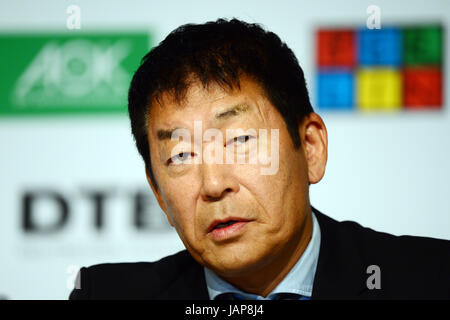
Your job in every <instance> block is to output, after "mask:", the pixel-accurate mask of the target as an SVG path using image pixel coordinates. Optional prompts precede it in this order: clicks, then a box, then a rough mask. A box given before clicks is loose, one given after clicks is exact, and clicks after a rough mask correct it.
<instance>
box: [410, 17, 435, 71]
mask: <svg viewBox="0 0 450 320" xmlns="http://www.w3.org/2000/svg"><path fill="white" fill-rule="evenodd" d="M403 32H404V34H403V37H404V61H405V65H409V66H423V65H440V64H442V48H443V45H442V41H443V31H442V27H441V26H423V27H407V28H405V29H404V30H403Z"/></svg>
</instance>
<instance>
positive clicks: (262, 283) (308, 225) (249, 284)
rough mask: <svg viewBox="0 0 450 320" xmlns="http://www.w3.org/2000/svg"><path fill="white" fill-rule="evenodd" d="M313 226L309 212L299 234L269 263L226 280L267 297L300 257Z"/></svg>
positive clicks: (309, 238) (244, 289) (237, 286)
mask: <svg viewBox="0 0 450 320" xmlns="http://www.w3.org/2000/svg"><path fill="white" fill-rule="evenodd" d="M312 228H313V222H312V213H311V212H310V213H309V214H307V216H306V219H305V223H304V225H303V228H302V229H301V230H300V232H299V233H298V236H297V237H294V238H293V239H291V241H290V242H289V243H288V245H286V246H285V247H284V248H283V250H282V251H281V252H280V253H279V254H278V255H277V256H275V257H274V259H272V261H271V262H270V263H269V264H267V265H265V266H264V267H263V268H261V269H259V270H252V271H251V272H250V273H249V274H245V275H239V276H235V277H224V280H226V281H227V282H229V283H231V284H232V285H233V286H235V287H236V288H239V289H240V290H242V291H244V292H248V293H253V294H257V295H260V296H263V297H266V296H267V295H268V294H269V293H270V292H272V291H273V290H274V289H275V288H276V286H277V285H278V284H279V283H280V282H281V281H282V280H283V279H284V277H286V275H287V274H288V273H289V271H290V270H291V269H292V268H293V267H294V266H295V264H296V263H297V261H298V260H299V259H300V257H301V256H302V254H303V252H304V251H305V249H306V247H307V246H308V244H309V241H310V240H311V236H312Z"/></svg>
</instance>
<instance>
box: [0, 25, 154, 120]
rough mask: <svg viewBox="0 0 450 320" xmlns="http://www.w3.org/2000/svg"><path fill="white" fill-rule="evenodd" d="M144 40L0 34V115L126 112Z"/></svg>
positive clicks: (128, 36)
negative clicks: (128, 94) (127, 98)
mask: <svg viewBox="0 0 450 320" xmlns="http://www.w3.org/2000/svg"><path fill="white" fill-rule="evenodd" d="M149 45H150V43H149V36H148V35H147V34H145V33H137V34H119V35H111V34H88V35H83V34H77V35H54V36H35V35H18V36H16V37H14V36H13V37H11V36H0V51H1V52H2V54H1V56H2V57H1V61H0V71H1V73H2V75H4V76H5V78H6V79H3V80H0V82H1V83H0V87H3V88H4V89H5V92H4V93H6V94H3V93H2V96H3V98H0V100H3V101H0V104H1V105H2V108H1V110H0V114H2V113H3V114H23V113H26V114H27V113H36V112H38V113H43V112H44V113H54V112H56V113H60V112H62V113H68V112H69V113H71V112H77V113H78V112H111V111H113V112H114V111H125V110H126V96H127V90H128V86H129V83H130V80H131V76H132V74H133V72H134V71H135V70H136V68H137V66H138V65H139V61H140V59H141V58H142V56H143V55H144V54H145V53H146V52H147V51H148V47H149Z"/></svg>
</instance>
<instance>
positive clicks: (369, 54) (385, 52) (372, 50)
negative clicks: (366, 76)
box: [356, 27, 403, 67]
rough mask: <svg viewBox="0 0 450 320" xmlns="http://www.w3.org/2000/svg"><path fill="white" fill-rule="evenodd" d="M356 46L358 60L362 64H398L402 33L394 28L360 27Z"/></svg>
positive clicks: (400, 57)
mask: <svg viewBox="0 0 450 320" xmlns="http://www.w3.org/2000/svg"><path fill="white" fill-rule="evenodd" d="M357 41H358V44H357V46H356V48H357V50H358V52H357V57H358V59H357V60H358V62H359V64H360V65H363V66H394V67H395V66H400V64H401V63H402V55H403V53H402V47H403V45H402V35H401V31H400V30H399V29H396V28H392V27H390V28H382V29H367V28H363V29H360V30H359V32H358V37H357Z"/></svg>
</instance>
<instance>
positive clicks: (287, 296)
mask: <svg viewBox="0 0 450 320" xmlns="http://www.w3.org/2000/svg"><path fill="white" fill-rule="evenodd" d="M214 300H248V299H247V298H246V297H245V296H243V295H241V294H239V293H237V292H226V293H221V294H219V295H217V296H216V297H215V298H214ZM270 300H311V298H310V297H307V296H302V295H300V294H296V293H289V292H280V293H275V294H274V295H273V296H272V297H271V298H270Z"/></svg>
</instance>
